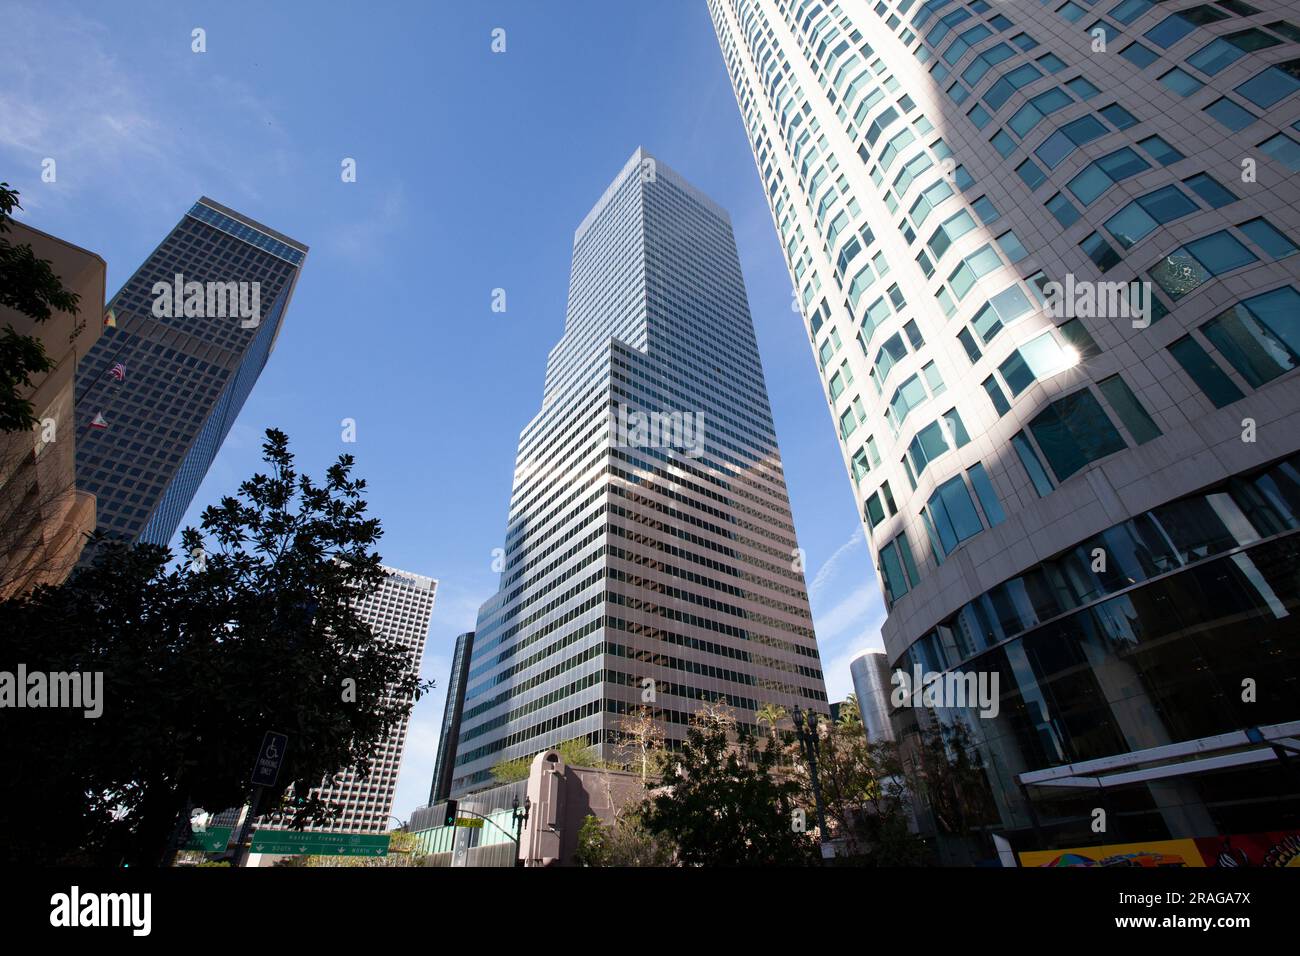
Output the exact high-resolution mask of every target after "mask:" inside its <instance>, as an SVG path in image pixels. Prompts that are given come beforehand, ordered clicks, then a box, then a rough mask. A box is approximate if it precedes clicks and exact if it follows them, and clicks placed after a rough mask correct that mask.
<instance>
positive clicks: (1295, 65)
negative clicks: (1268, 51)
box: [1237, 60, 1300, 110]
mask: <svg viewBox="0 0 1300 956" xmlns="http://www.w3.org/2000/svg"><path fill="white" fill-rule="evenodd" d="M1298 89H1300V60H1292V61H1291V62H1289V63H1281V64H1278V65H1277V66H1270V67H1269V68H1268V69H1266V70H1264V71H1263V72H1262V73H1260V74H1259V75H1257V76H1254V77H1252V78H1251V79H1249V80H1247V81H1246V82H1245V83H1242V84H1241V85H1240V86H1238V87H1237V93H1238V94H1239V95H1240V96H1244V97H1245V98H1246V99H1248V100H1250V101H1251V102H1252V103H1254V104H1255V105H1256V106H1258V107H1259V108H1260V109H1264V110H1266V109H1268V108H1269V107H1271V106H1273V105H1275V104H1277V103H1280V102H1282V100H1284V99H1286V98H1287V97H1288V96H1290V95H1291V94H1292V93H1294V92H1295V91H1296V90H1298Z"/></svg>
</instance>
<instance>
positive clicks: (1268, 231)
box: [1237, 218, 1296, 259]
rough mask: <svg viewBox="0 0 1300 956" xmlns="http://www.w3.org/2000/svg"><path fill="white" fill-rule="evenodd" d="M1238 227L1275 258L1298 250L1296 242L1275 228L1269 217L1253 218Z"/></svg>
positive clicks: (1283, 257) (1281, 257) (1282, 257)
mask: <svg viewBox="0 0 1300 956" xmlns="http://www.w3.org/2000/svg"><path fill="white" fill-rule="evenodd" d="M1237 228H1238V229H1240V230H1241V231H1242V232H1244V233H1245V234H1246V238H1248V239H1250V240H1251V241H1252V242H1253V243H1255V245H1257V246H1259V247H1260V248H1261V249H1263V250H1264V252H1265V253H1267V254H1268V255H1269V256H1270V257H1271V258H1273V259H1285V258H1286V257H1287V256H1290V255H1294V254H1295V252H1296V245H1295V243H1294V242H1292V241H1291V240H1290V239H1288V238H1287V237H1286V236H1284V235H1283V234H1282V233H1281V232H1279V231H1278V230H1277V229H1276V228H1274V226H1273V224H1272V223H1271V222H1269V221H1268V220H1267V219H1263V218H1259V219H1252V220H1250V221H1249V222H1243V223H1242V224H1241V225H1239V226H1238V227H1237Z"/></svg>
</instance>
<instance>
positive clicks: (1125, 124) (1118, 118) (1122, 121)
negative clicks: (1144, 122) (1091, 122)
mask: <svg viewBox="0 0 1300 956" xmlns="http://www.w3.org/2000/svg"><path fill="white" fill-rule="evenodd" d="M1098 112H1099V113H1101V115H1102V116H1104V117H1106V119H1107V120H1108V121H1109V122H1110V124H1111V125H1112V126H1114V127H1115V128H1116V129H1128V128H1129V127H1130V126H1136V125H1137V117H1136V116H1134V115H1133V114H1132V113H1130V112H1129V111H1128V110H1126V109H1124V107H1122V106H1120V105H1119V104H1118V103H1111V104H1110V105H1109V106H1103V107H1102V108H1101V109H1100V110H1098Z"/></svg>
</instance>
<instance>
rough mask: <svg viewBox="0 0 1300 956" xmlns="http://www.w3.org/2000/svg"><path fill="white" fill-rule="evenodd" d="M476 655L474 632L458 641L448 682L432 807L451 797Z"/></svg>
mask: <svg viewBox="0 0 1300 956" xmlns="http://www.w3.org/2000/svg"><path fill="white" fill-rule="evenodd" d="M473 653H474V632H473V631H467V632H465V633H464V634H462V635H460V637H458V638H456V649H455V651H454V652H453V654H452V658H451V677H450V678H449V679H448V681H447V702H446V704H444V705H443V708H442V732H441V733H440V734H439V735H438V755H437V758H436V759H435V760H434V762H433V785H432V786H431V787H430V788H429V806H433V805H434V804H435V803H437V802H438V801H440V800H446V799H447V798H448V797H450V796H451V777H452V773H453V771H454V770H455V761H456V741H457V740H459V739H460V719H461V715H462V714H463V713H464V709H465V684H466V681H467V680H468V679H469V663H470V660H471V658H472V657H473Z"/></svg>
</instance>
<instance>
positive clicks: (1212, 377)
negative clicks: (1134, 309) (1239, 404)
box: [1169, 335, 1245, 408]
mask: <svg viewBox="0 0 1300 956" xmlns="http://www.w3.org/2000/svg"><path fill="white" fill-rule="evenodd" d="M1169 354H1170V355H1172V356H1173V357H1174V359H1175V360H1176V361H1177V362H1178V364H1179V365H1181V366H1182V367H1183V371H1184V372H1186V373H1187V374H1188V376H1189V377H1190V378H1191V380H1192V381H1193V382H1195V383H1196V386H1197V388H1199V389H1200V390H1201V391H1202V392H1204V393H1205V397H1206V398H1208V399H1209V400H1210V401H1211V402H1212V403H1214V407H1215V408H1223V407H1224V406H1225V405H1231V404H1232V403H1233V402H1235V401H1237V400H1238V399H1240V398H1244V397H1245V396H1244V394H1243V393H1242V391H1241V389H1239V388H1238V387H1237V386H1236V384H1235V383H1234V382H1233V381H1232V379H1230V378H1228V376H1227V374H1226V373H1225V372H1224V371H1223V369H1221V368H1219V366H1217V365H1215V364H1214V360H1213V359H1212V358H1210V356H1209V354H1208V353H1207V352H1206V351H1205V349H1203V348H1201V346H1200V344H1199V343H1197V341H1196V340H1195V339H1193V338H1192V337H1191V336H1190V335H1184V336H1183V337H1182V338H1181V339H1178V340H1177V341H1176V342H1174V343H1172V344H1171V345H1170V346H1169Z"/></svg>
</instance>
